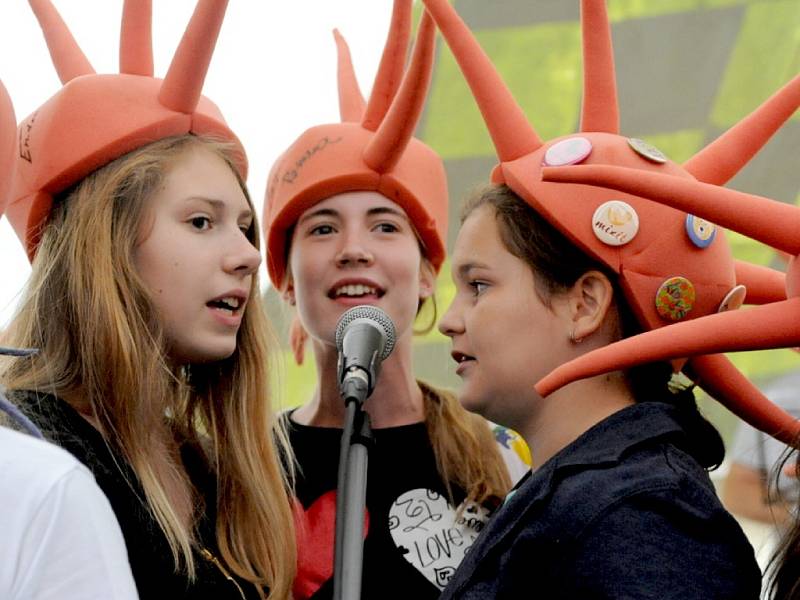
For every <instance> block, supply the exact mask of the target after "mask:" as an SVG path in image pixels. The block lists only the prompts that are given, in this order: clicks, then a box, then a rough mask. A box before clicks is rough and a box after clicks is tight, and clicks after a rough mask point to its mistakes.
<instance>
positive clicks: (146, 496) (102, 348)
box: [0, 0, 296, 598]
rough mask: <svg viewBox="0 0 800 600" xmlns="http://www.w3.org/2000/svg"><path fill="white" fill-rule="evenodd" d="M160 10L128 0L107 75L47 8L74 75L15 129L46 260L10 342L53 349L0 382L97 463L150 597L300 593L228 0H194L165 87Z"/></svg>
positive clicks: (18, 365) (50, 434) (43, 12)
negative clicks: (232, 90) (219, 93)
mask: <svg viewBox="0 0 800 600" xmlns="http://www.w3.org/2000/svg"><path fill="white" fill-rule="evenodd" d="M149 4H150V3H149V2H135V1H128V2H126V4H125V12H124V15H123V28H122V44H121V57H120V63H121V70H122V73H121V74H119V75H95V74H94V73H93V71H92V70H91V67H90V66H89V64H88V62H87V61H86V59H85V57H83V55H82V53H81V52H80V50H79V49H78V48H77V45H76V44H75V42H74V40H73V39H72V37H71V35H70V33H69V31H68V30H67V29H66V27H65V25H64V23H63V21H61V19H60V17H59V16H58V14H57V13H56V12H55V9H54V8H53V7H52V5H51V4H50V2H49V1H48V0H40V1H37V2H32V6H33V8H34V10H35V12H36V14H37V17H38V18H39V20H40V22H41V23H42V26H43V30H44V31H45V33H46V35H47V39H48V43H49V45H50V47H51V53H52V56H53V59H54V62H55V63H56V67H57V69H58V71H59V74H60V76H61V78H62V81H63V82H64V84H65V85H64V88H63V89H62V90H61V91H60V92H59V93H58V94H56V95H55V96H54V97H53V98H52V99H51V100H50V101H48V102H47V103H46V104H45V105H43V106H42V107H41V108H40V109H39V110H38V111H36V112H35V113H34V114H33V115H31V116H30V117H29V118H28V119H26V120H25V121H24V122H23V123H22V124H21V126H20V132H21V134H20V135H19V137H18V148H17V152H16V155H17V158H16V162H15V164H14V166H13V172H12V174H11V176H12V181H13V183H12V186H11V192H10V204H9V209H8V216H9V219H10V221H11V222H12V225H13V226H14V228H15V230H16V231H17V233H18V235H19V236H20V238H21V239H22V240H23V242H24V243H25V244H26V247H27V249H28V253H29V256H31V258H32V261H33V272H32V276H31V279H30V282H29V283H28V286H27V291H26V293H25V296H24V298H23V300H22V303H21V307H20V309H19V311H18V314H17V315H16V317H15V319H14V320H13V322H12V324H11V327H10V330H9V334H8V338H7V341H8V343H9V344H11V345H14V346H18V347H31V348H37V349H38V350H39V352H38V353H37V354H35V355H34V356H32V357H29V358H14V359H6V360H5V361H4V363H3V365H2V371H0V381H2V384H3V385H4V386H6V387H7V388H8V389H9V396H10V397H11V398H12V400H13V401H15V402H16V403H17V405H18V406H19V407H20V408H21V409H22V410H23V411H24V413H25V414H26V415H27V416H28V417H29V418H30V419H31V420H33V421H34V422H35V423H36V424H37V425H38V426H39V428H40V429H41V430H42V431H43V433H44V434H45V436H46V437H47V438H49V439H50V440H52V441H54V442H56V443H57V444H59V445H61V446H62V447H64V448H66V449H67V450H69V451H70V452H72V453H73V454H74V455H75V456H76V457H77V458H78V459H79V460H80V461H81V462H83V463H84V464H85V465H86V466H88V467H89V468H90V470H92V472H93V473H94V475H95V477H96V479H97V481H98V483H99V485H100V487H101V488H102V489H103V491H104V492H105V493H106V495H107V496H108V498H109V500H110V502H111V506H112V508H113V509H114V512H115V514H116V516H117V519H118V520H119V522H120V524H121V527H122V531H123V535H124V537H125V542H126V545H127V548H128V555H129V558H130V562H131V567H132V571H133V574H134V578H135V581H136V585H137V587H138V590H139V594H140V596H141V597H142V598H210V597H213V598H265V597H267V596H269V597H272V598H288V597H289V596H290V595H291V592H290V587H291V581H292V579H293V574H294V569H295V565H296V559H295V548H294V544H293V543H292V542H293V540H294V532H293V531H294V530H293V517H292V511H291V505H290V502H289V493H288V483H287V481H286V477H285V476H284V474H283V471H282V470H281V464H280V460H279V458H278V454H279V452H278V450H277V448H276V447H275V443H274V442H273V439H274V438H273V435H272V427H273V415H272V413H271V409H270V399H269V397H268V394H267V390H268V387H269V386H268V383H269V382H268V376H267V364H268V348H269V329H268V323H267V321H266V318H265V315H264V313H263V311H262V307H261V305H260V302H259V301H258V297H259V286H258V280H257V268H258V265H259V264H260V260H261V258H260V253H259V250H258V243H259V242H258V227H257V224H256V222H255V218H254V211H253V207H252V203H251V201H250V199H249V196H248V194H247V190H246V187H245V185H244V178H245V175H246V160H245V157H244V153H243V150H242V148H241V146H240V144H239V142H238V140H237V139H236V137H235V135H234V134H233V133H232V132H231V131H230V130H229V129H228V128H227V126H226V125H225V122H224V120H223V119H222V116H221V115H220V114H219V111H218V110H217V109H216V107H215V106H214V105H213V104H211V103H210V102H209V101H208V100H207V99H205V98H202V97H201V96H200V89H201V87H202V81H203V78H204V77H205V71H206V69H207V67H208V62H209V60H210V57H211V53H212V50H213V47H214V44H215V41H216V34H217V32H218V30H219V28H220V26H221V23H222V18H223V15H224V11H225V4H226V3H225V2H222V1H217V0H200V1H199V2H198V4H197V8H196V10H195V14H194V16H193V18H192V21H191V23H190V24H189V27H188V28H187V32H186V34H185V35H184V37H183V40H182V42H181V45H180V46H179V48H178V50H177V52H176V56H175V59H174V60H173V63H172V66H171V68H170V71H169V73H168V74H167V76H166V77H165V79H164V80H163V81H161V80H157V79H154V78H153V77H152V54H151V52H150V47H149V40H150V23H149V19H150V15H149V11H150V7H149ZM285 452H287V451H284V454H285Z"/></svg>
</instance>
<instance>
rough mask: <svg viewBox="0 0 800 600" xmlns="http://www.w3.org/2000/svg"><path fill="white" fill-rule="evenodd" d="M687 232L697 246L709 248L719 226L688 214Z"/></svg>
mask: <svg viewBox="0 0 800 600" xmlns="http://www.w3.org/2000/svg"><path fill="white" fill-rule="evenodd" d="M686 233H687V235H688V236H689V239H690V240H692V243H693V244H694V245H695V246H697V247H698V248H708V247H709V246H710V245H711V242H713V241H714V238H715V237H716V235H717V226H716V225H714V224H713V223H711V222H710V221H706V220H705V219H701V218H700V217H695V216H694V215H686Z"/></svg>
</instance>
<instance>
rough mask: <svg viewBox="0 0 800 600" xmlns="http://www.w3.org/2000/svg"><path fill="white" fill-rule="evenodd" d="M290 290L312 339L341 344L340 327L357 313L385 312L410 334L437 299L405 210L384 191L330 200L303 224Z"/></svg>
mask: <svg viewBox="0 0 800 600" xmlns="http://www.w3.org/2000/svg"><path fill="white" fill-rule="evenodd" d="M289 267H290V273H291V279H290V281H289V285H288V288H287V291H286V295H287V296H288V297H289V298H290V299H294V301H295V302H296V304H297V308H298V311H299V313H300V317H301V320H302V322H303V325H304V326H305V327H306V329H307V330H308V332H309V334H310V335H311V336H313V337H314V338H316V339H318V340H322V341H324V342H327V343H329V344H333V343H334V337H335V331H336V324H337V322H338V320H339V317H341V315H342V313H343V312H344V311H345V310H347V309H348V308H350V307H352V306H356V305H359V304H371V305H374V306H378V307H380V308H381V309H383V310H384V311H385V312H386V313H387V314H388V315H389V317H390V318H391V319H392V321H393V322H394V324H395V328H396V330H397V336H398V338H399V339H403V337H404V336H409V337H410V335H411V330H412V326H413V323H414V318H415V316H416V313H417V307H418V303H419V300H420V299H421V298H427V297H428V296H430V295H431V294H432V293H433V285H434V282H433V276H432V274H431V273H429V270H428V269H423V268H422V260H421V255H420V246H419V241H418V240H417V236H416V234H415V231H414V228H413V226H412V224H411V222H410V221H409V219H408V216H407V215H406V213H405V211H404V210H403V209H402V208H400V206H398V205H397V204H395V203H394V202H392V201H390V200H389V199H387V198H386V197H385V196H383V195H381V194H379V193H377V192H347V193H343V194H336V195H335V196H331V197H329V198H327V199H325V200H323V201H321V202H319V203H317V204H315V205H314V206H312V207H311V208H309V209H308V210H306V211H305V212H304V213H303V214H302V215H301V216H300V218H299V219H298V221H297V224H296V225H295V228H294V232H293V234H292V241H291V251H290V255H289Z"/></svg>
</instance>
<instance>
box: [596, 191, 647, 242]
mask: <svg viewBox="0 0 800 600" xmlns="http://www.w3.org/2000/svg"><path fill="white" fill-rule="evenodd" d="M592 231H594V234H595V236H597V239H599V240H600V241H601V242H603V243H604V244H608V245H609V246H623V245H625V244H627V243H628V242H630V241H631V240H632V239H633V238H634V237H636V234H637V233H638V232H639V215H637V214H636V211H635V210H634V208H633V207H632V206H631V205H630V204H628V203H627V202H623V201H622V200H609V201H608V202H604V203H603V204H601V205H600V206H599V207H598V208H597V210H596V211H594V216H592Z"/></svg>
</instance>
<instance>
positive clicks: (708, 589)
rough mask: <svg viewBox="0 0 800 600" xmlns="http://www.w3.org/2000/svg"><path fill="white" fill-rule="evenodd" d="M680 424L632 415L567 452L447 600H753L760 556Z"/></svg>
mask: <svg viewBox="0 0 800 600" xmlns="http://www.w3.org/2000/svg"><path fill="white" fill-rule="evenodd" d="M679 420H680V419H679V417H678V414H677V411H676V409H675V408H674V407H672V406H670V405H667V404H663V403H657V402H643V403H639V404H635V405H632V406H630V407H627V408H625V409H623V410H621V411H619V412H617V413H615V414H613V415H611V416H610V417H608V418H606V419H605V420H603V421H602V422H600V423H598V424H597V425H595V426H594V427H592V428H591V429H590V430H588V431H587V432H586V433H584V434H583V435H582V436H580V437H579V438H578V439H577V440H575V441H574V442H573V443H572V444H570V445H569V446H567V447H566V448H564V449H563V450H561V451H560V452H559V453H558V454H556V455H555V456H554V457H553V458H552V459H550V460H549V461H548V462H547V463H545V464H544V465H542V466H541V467H540V468H539V469H537V470H536V471H535V472H533V473H532V474H531V475H530V476H529V477H528V478H526V479H525V480H524V481H522V482H521V483H520V485H519V486H518V487H517V489H516V490H514V491H513V492H512V493H511V494H510V495H509V497H508V498H507V500H506V503H505V505H504V506H503V507H502V508H501V509H500V510H498V511H497V512H496V513H495V515H494V516H493V518H492V519H491V521H490V522H489V524H488V525H487V526H486V528H485V529H484V530H483V531H482V533H481V535H480V536H479V538H478V539H477V540H476V541H475V543H474V545H473V546H472V548H471V549H470V551H469V553H468V554H467V556H466V558H465V559H464V561H463V562H462V563H461V565H460V567H459V568H458V570H457V571H456V573H455V575H454V576H453V578H452V579H451V581H450V583H449V585H448V586H447V588H446V589H445V591H444V593H443V595H442V597H441V598H442V600H447V599H451V598H460V599H474V600H479V599H480V600H488V599H491V598H509V599H511V598H514V599H517V598H548V599H552V598H569V599H575V598H592V599H595V598H598V599H599V598H609V599H610V598H614V599H634V598H658V599H661V600H663V599H668V598H680V599H682V600H686V599H694V598H697V599H700V598H702V599H704V600H711V599H728V598H752V599H757V598H758V597H759V590H760V587H761V573H760V571H759V568H758V565H757V563H756V560H755V556H754V553H753V549H752V547H751V546H750V544H749V543H748V541H747V538H746V537H745V535H744V533H743V532H742V530H741V528H740V527H739V525H738V524H737V522H736V521H735V520H734V519H733V517H732V516H731V515H730V514H729V513H728V512H727V511H725V509H724V508H723V507H722V505H721V503H720V501H719V499H718V498H717V496H716V493H715V491H714V486H713V484H712V483H711V480H710V479H709V477H708V474H707V473H706V471H705V470H704V469H703V467H701V466H700V464H699V463H698V462H697V460H695V458H693V457H692V456H691V454H690V453H689V450H688V447H689V443H688V439H687V436H686V433H685V432H684V429H683V428H682V427H681V425H680V422H679Z"/></svg>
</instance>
